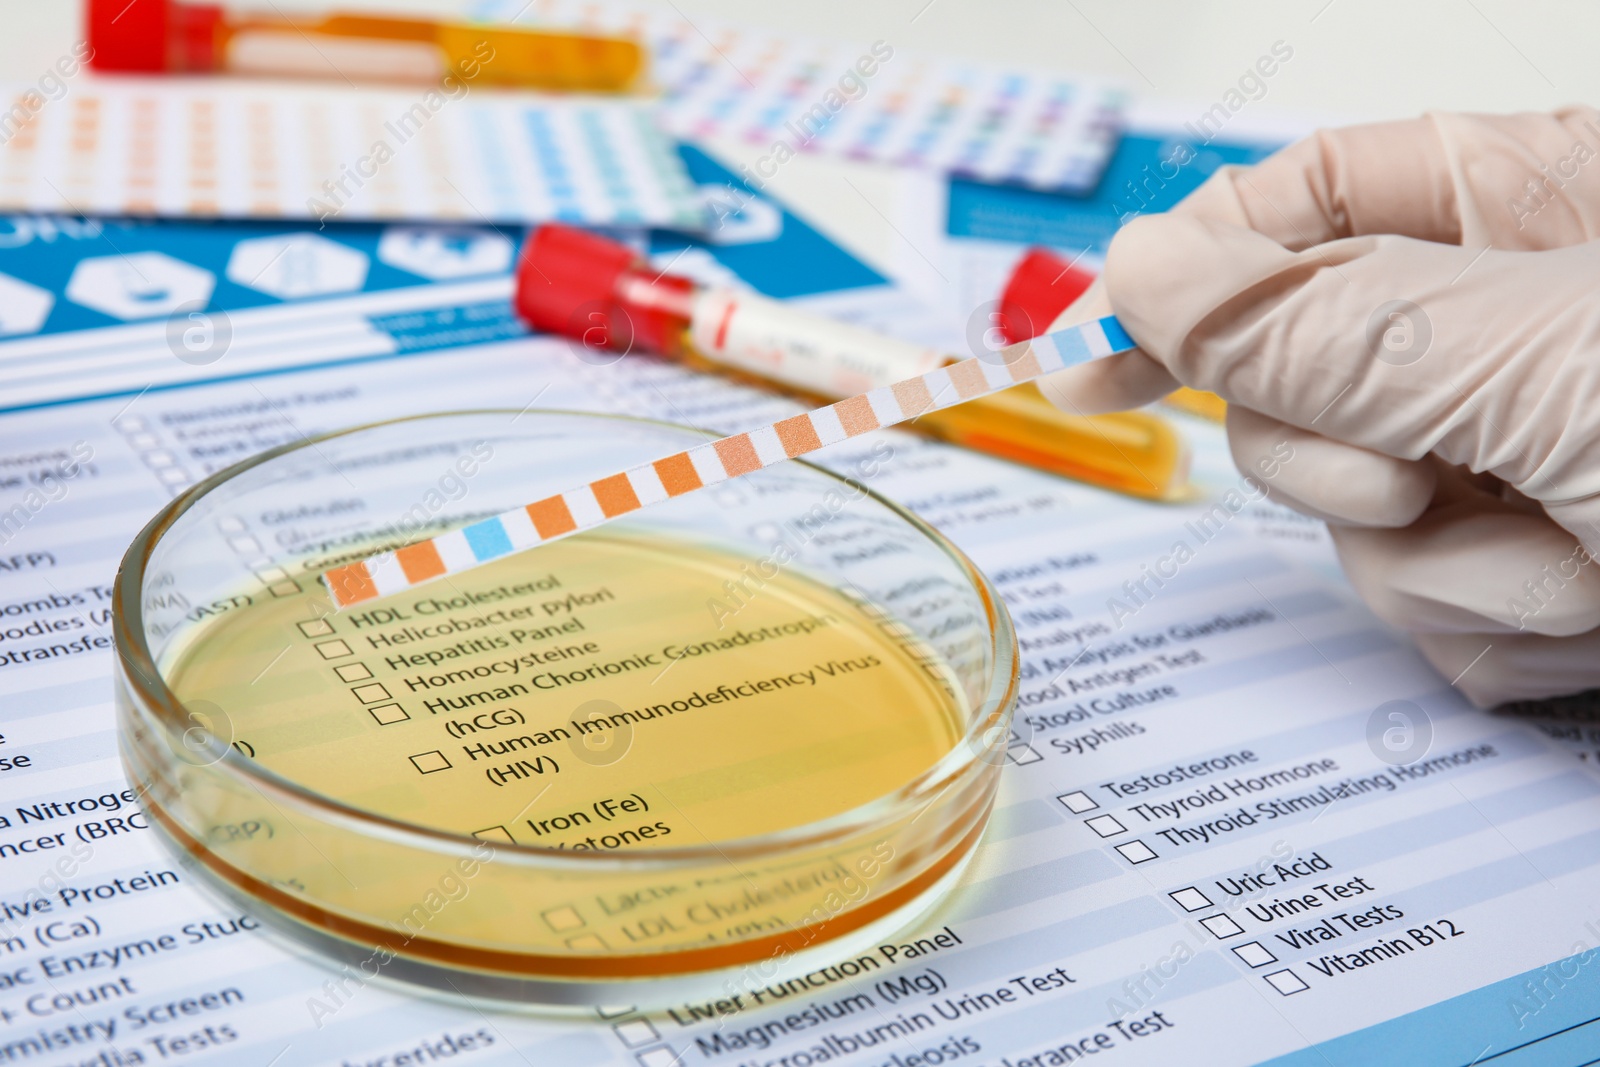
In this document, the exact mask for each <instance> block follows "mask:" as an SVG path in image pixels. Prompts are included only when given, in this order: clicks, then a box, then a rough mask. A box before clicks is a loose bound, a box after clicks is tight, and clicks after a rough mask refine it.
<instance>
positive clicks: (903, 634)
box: [878, 619, 917, 641]
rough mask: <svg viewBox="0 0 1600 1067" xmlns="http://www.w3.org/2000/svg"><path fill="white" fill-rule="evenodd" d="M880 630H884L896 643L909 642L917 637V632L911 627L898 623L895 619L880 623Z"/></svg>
mask: <svg viewBox="0 0 1600 1067" xmlns="http://www.w3.org/2000/svg"><path fill="white" fill-rule="evenodd" d="M878 629H880V630H882V631H883V632H884V633H886V634H888V635H889V636H890V637H892V638H894V639H895V640H896V641H908V640H910V639H911V638H913V637H915V636H917V635H916V632H915V631H914V630H912V629H911V627H909V626H907V625H906V624H905V623H903V622H896V621H895V620H894V619H890V620H888V621H887V622H880V623H879V624H878Z"/></svg>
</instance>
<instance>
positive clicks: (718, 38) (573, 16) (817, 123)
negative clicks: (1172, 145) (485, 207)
mask: <svg viewBox="0 0 1600 1067" xmlns="http://www.w3.org/2000/svg"><path fill="white" fill-rule="evenodd" d="M478 13H479V14H480V15H482V16H483V17H485V18H490V19H494V18H500V19H508V18H509V19H513V20H515V21H518V22H524V23H538V24H548V25H552V26H571V25H574V24H577V25H582V26H586V27H591V28H594V29H599V30H605V31H609V32H622V33H628V34H631V35H633V36H637V37H639V38H641V39H643V40H644V41H646V42H647V43H648V44H649V45H650V48H651V76H652V78H653V80H654V81H655V82H656V83H657V84H658V85H660V87H661V90H662V93H663V97H664V104H665V113H666V118H667V122H668V124H669V126H670V128H671V129H672V131H673V132H674V133H676V134H678V135H679V136H681V137H687V138H691V139H698V138H707V137H718V136H721V137H732V138H737V139H740V140H743V141H745V142H747V143H749V144H752V145H758V146H761V147H763V148H767V149H769V152H768V154H767V155H766V156H764V157H762V159H763V160H766V161H768V162H766V163H765V166H766V167H767V168H771V167H773V166H775V165H781V164H782V163H783V162H784V161H785V160H787V159H789V158H791V157H792V156H793V155H795V154H798V153H801V152H816V153H824V154H830V155H839V156H844V157H847V158H850V159H858V160H864V161H868V162H875V163H891V164H896V165H901V166H911V167H924V168H928V169H931V170H937V171H944V172H948V173H951V174H956V175H961V176H965V177H971V178H976V179H979V180H981V181H992V182H1003V183H1015V184H1019V185H1024V186H1028V187H1031V188H1035V189H1047V190H1061V191H1067V192H1086V191H1088V190H1089V189H1091V188H1092V187H1093V186H1094V184H1095V182H1096V181H1097V180H1098V179H1099V177H1100V173H1101V171H1102V170H1104V169H1105V165H1106V161H1107V160H1108V159H1109V158H1110V156H1111V152H1112V150H1113V149H1114V148H1115V147H1116V143H1117V138H1118V134H1119V132H1120V129H1121V124H1122V107H1123V93H1122V91H1121V90H1120V89H1119V88H1117V87H1115V86H1113V85H1109V84H1105V83H1101V82H1096V81H1093V80H1090V79H1081V78H1074V79H1068V78H1063V77H1060V76H1059V75H1056V74H1051V73H1045V72H1030V71H1018V70H1010V69H1005V68H1000V67H990V66H985V65H983V64H977V63H957V62H952V61H947V60H943V59H938V58H933V57H924V56H917V55H913V54H910V53H908V52H905V51H904V50H902V49H899V48H896V47H895V46H894V45H893V44H892V43H891V42H887V41H875V42H871V43H870V44H866V45H859V46H858V45H845V44H842V43H839V42H833V41H824V40H817V39H810V38H805V37H798V36H794V35H779V34H775V33H771V32H766V31H759V30H752V29H749V28H746V27H743V26H740V25H738V24H736V23H727V22H720V21H717V20H714V19H707V18H702V17H699V16H696V17H695V19H694V20H693V21H692V22H691V21H690V20H689V19H688V18H687V17H685V16H683V15H682V14H681V12H678V11H677V10H676V9H668V8H665V7H663V8H653V7H652V8H645V7H636V6H634V5H632V4H629V3H627V2H625V0H623V2H595V0H534V2H533V3H526V2H525V0H485V2H484V3H482V4H481V5H480V6H479V8H478ZM762 167H763V163H761V162H759V161H758V163H757V164H756V169H757V170H760V169H762ZM772 173H775V171H772V172H770V173H766V174H760V175H757V177H761V178H764V177H771V176H772Z"/></svg>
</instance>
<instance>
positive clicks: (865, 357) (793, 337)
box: [516, 224, 1188, 499]
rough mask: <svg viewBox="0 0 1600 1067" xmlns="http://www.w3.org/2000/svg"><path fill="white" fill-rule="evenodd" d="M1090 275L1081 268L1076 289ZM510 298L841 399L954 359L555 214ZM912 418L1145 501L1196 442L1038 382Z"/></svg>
mask: <svg viewBox="0 0 1600 1067" xmlns="http://www.w3.org/2000/svg"><path fill="white" fill-rule="evenodd" d="M1087 285H1088V279H1087V276H1085V279H1083V280H1081V284H1080V285H1078V290H1079V291H1080V292H1081V291H1082V289H1083V288H1084V287H1086V286H1087ZM516 307H517V311H518V313H519V314H520V315H521V316H522V317H523V318H524V319H525V320H527V322H528V323H529V324H531V325H532V326H533V327H534V328H535V329H538V330H541V331H543V332H546V333H555V334H561V335H564V336H567V337H571V338H573V339H575V340H577V341H579V342H581V343H582V344H583V345H584V346H585V347H586V348H589V349H593V350H597V351H601V350H609V351H612V352H627V351H631V350H635V349H637V350H640V351H644V352H650V353H653V354H657V355H661V356H665V357H667V358H671V359H676V360H680V361H683V362H685V363H687V364H689V365H692V366H696V367H698V368H700V369H705V370H714V371H719V372H722V373H727V372H730V371H731V372H733V373H734V374H735V376H748V377H753V378H756V379H759V380H760V381H762V382H765V383H769V384H775V385H778V386H780V387H782V388H784V389H785V390H787V391H790V392H795V393H799V394H802V395H804V396H806V397H808V398H812V399H818V398H820V399H826V400H836V399H839V398H841V397H846V396H851V395H854V394H856V393H860V392H864V391H866V390H868V389H873V388H876V387H879V386H884V385H889V384H892V383H893V382H896V381H900V380H902V379H904V378H909V377H912V376H915V375H918V374H922V373H925V372H927V371H929V370H933V369H935V368H937V367H941V366H944V365H945V364H946V363H949V362H951V361H952V359H953V357H950V356H948V355H945V354H944V353H941V352H939V351H938V350H936V349H932V348H925V347H922V346H920V345H914V344H910V343H908V342H905V341H901V340H898V339H896V338H892V337H886V336H884V335H882V334H879V333H876V332H874V331H872V330H868V329H864V328H862V327H859V326H853V325H850V324H848V323H842V322H837V321H835V320H833V319H829V318H826V317H824V316H820V315H816V314H813V313H811V312H808V311H803V310H801V309H799V308H796V307H794V306H792V305H788V304H783V303H780V302H778V301H775V300H771V299H768V298H766V297H762V296H759V295H756V294H753V293H747V292H736V291H734V290H731V289H720V288H715V287H704V286H700V285H698V284H696V283H695V282H694V281H692V280H691V279H689V278H685V277H682V276H680V275H674V274H669V273H666V272H663V271H659V270H657V269H656V268H655V267H653V266H651V265H650V264H649V263H648V262H647V261H645V260H643V259H642V258H640V257H639V256H638V255H637V254H636V253H635V252H634V251H633V250H632V249H631V248H629V247H628V246H626V245H623V244H620V243H618V242H616V241H612V240H609V239H607V238H605V237H601V236H599V235H597V234H593V233H589V232H587V231H584V230H580V229H576V228H573V227H570V226H563V225H560V224H549V225H545V226H541V227H540V228H539V229H537V230H535V231H534V232H533V234H532V235H531V236H530V237H529V238H528V242H527V244H526V245H525V247H524V249H523V253H522V260H521V263H520V264H519V266H518V272H517V291H516ZM914 428H915V429H917V430H919V431H921V432H923V433H925V434H928V435H929V436H932V437H936V438H938V439H941V440H945V441H949V442H951V443H953V444H959V445H964V446H966V447H969V448H973V449H975V450H978V451H981V452H986V453H989V454H991V455H996V456H1000V457H1002V458H1005V459H1009V460H1012V461H1014V462H1018V463H1022V464H1025V465H1027V466H1030V467H1035V468H1038V469H1041V470H1046V471H1050V472H1051V473H1054V474H1061V475H1065V476H1067V477H1071V478H1077V479H1079V480H1082V481H1086V482H1089V483H1091V484H1094V485H1098V486H1102V487H1104V488H1108V489H1115V490H1117V491H1119V492H1125V493H1129V494H1131V495H1135V496H1141V497H1147V498H1151V499H1173V498H1175V497H1178V496H1181V495H1183V493H1184V492H1185V491H1186V488H1187V480H1188V453H1187V450H1186V448H1185V446H1184V443H1183V440H1182V438H1181V437H1180V436H1179V434H1178V432H1177V430H1176V429H1175V428H1174V427H1173V426H1172V425H1171V424H1169V423H1168V422H1166V421H1165V420H1164V419H1161V418H1160V417H1158V416H1155V415H1152V414H1149V413H1146V412H1121V413H1117V414H1112V415H1096V416H1087V417H1086V416H1074V415H1069V414H1067V413H1065V412H1062V411H1061V410H1059V409H1058V408H1056V407H1055V406H1054V405H1053V404H1051V403H1050V402H1049V401H1048V400H1046V399H1045V398H1044V396H1043V395H1042V394H1040V393H1039V391H1038V390H1037V389H1036V388H1034V387H1033V386H1032V385H1026V386H1017V387H1015V388H1012V389H1008V390H1006V391H1005V392H1003V393H998V394H996V395H994V396H992V397H987V398H984V399H981V400H974V401H970V402H968V403H966V404H962V405H959V406H957V407H952V408H948V409H945V410H943V411H939V412H934V413H930V414H928V415H925V416H923V417H922V418H920V419H918V420H917V421H916V423H915V426H914Z"/></svg>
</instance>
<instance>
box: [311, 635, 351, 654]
mask: <svg viewBox="0 0 1600 1067" xmlns="http://www.w3.org/2000/svg"><path fill="white" fill-rule="evenodd" d="M315 647H316V650H317V653H318V654H319V655H321V656H322V658H323V659H338V658H339V657H340V656H353V655H355V651H354V650H353V649H352V648H351V647H350V646H349V645H347V644H345V643H344V639H343V638H339V639H337V640H334V641H324V642H322V643H321V644H319V645H316V646H315Z"/></svg>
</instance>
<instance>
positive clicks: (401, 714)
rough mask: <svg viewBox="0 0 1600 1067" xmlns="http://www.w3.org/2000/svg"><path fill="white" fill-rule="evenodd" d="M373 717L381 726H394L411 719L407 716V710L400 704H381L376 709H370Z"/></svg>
mask: <svg viewBox="0 0 1600 1067" xmlns="http://www.w3.org/2000/svg"><path fill="white" fill-rule="evenodd" d="M367 710H368V711H370V712H371V713H372V717H373V718H374V719H377V720H378V725H379V726H393V725H394V724H395V723H397V722H405V721H406V720H407V719H409V718H411V716H410V715H408V714H406V709H405V708H402V707H401V706H400V705H399V704H379V705H378V706H377V707H375V708H368V709H367Z"/></svg>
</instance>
